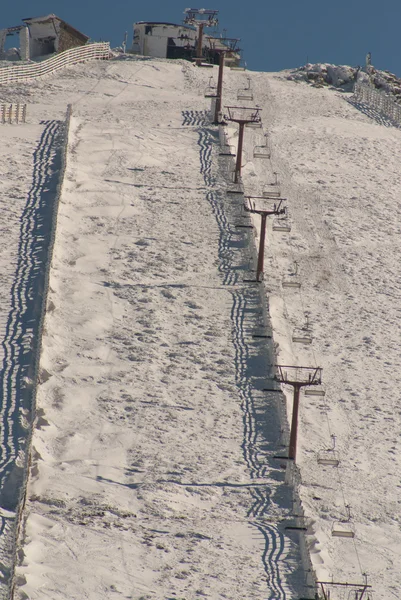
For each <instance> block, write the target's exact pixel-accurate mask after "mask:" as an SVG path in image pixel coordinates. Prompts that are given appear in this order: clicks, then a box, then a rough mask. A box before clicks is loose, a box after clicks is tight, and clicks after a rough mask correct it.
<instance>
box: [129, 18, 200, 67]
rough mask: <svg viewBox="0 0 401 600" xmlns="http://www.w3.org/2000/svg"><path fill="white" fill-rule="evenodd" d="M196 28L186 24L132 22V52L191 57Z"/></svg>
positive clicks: (147, 54)
mask: <svg viewBox="0 0 401 600" xmlns="http://www.w3.org/2000/svg"><path fill="white" fill-rule="evenodd" d="M195 42H196V29H195V28H194V27H189V26H188V25H175V24H174V23H157V22H153V21H147V22H145V21H140V22H139V23H134V39H133V45H132V52H133V53H134V54H142V55H144V56H153V57H155V58H188V59H189V58H191V57H192V55H193V52H194V48H195Z"/></svg>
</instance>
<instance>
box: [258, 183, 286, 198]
mask: <svg viewBox="0 0 401 600" xmlns="http://www.w3.org/2000/svg"><path fill="white" fill-rule="evenodd" d="M262 196H264V198H280V196H281V191H280V190H279V189H278V188H276V187H273V185H265V187H264V188H263V192H262Z"/></svg>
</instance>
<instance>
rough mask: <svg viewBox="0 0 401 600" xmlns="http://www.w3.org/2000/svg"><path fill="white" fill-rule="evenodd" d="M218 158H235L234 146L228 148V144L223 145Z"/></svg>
mask: <svg viewBox="0 0 401 600" xmlns="http://www.w3.org/2000/svg"><path fill="white" fill-rule="evenodd" d="M219 156H235V149H234V146H230V144H224V145H223V146H222V147H221V152H219Z"/></svg>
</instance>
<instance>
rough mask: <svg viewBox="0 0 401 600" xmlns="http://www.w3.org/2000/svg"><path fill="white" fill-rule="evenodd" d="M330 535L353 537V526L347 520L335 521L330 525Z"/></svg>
mask: <svg viewBox="0 0 401 600" xmlns="http://www.w3.org/2000/svg"><path fill="white" fill-rule="evenodd" d="M331 535H332V537H342V538H354V537H355V528H354V526H353V525H351V524H350V523H348V521H335V522H334V523H333V525H332V526H331Z"/></svg>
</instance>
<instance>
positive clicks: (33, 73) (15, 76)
mask: <svg viewBox="0 0 401 600" xmlns="http://www.w3.org/2000/svg"><path fill="white" fill-rule="evenodd" d="M109 57H110V44H109V42H99V43H94V44H88V45H86V46H79V47H78V48H71V49H70V50H65V51H64V52H60V54H56V56H52V57H51V58H48V59H47V60H43V61H42V62H39V63H31V64H24V65H13V66H11V67H4V68H3V69H0V84H1V83H12V82H17V81H27V80H28V79H35V78H36V77H43V76H45V75H49V74H51V73H54V72H55V71H58V70H59V69H63V68H64V67H69V66H71V65H76V64H78V63H82V62H86V61H88V60H107V59H108V58H109Z"/></svg>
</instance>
